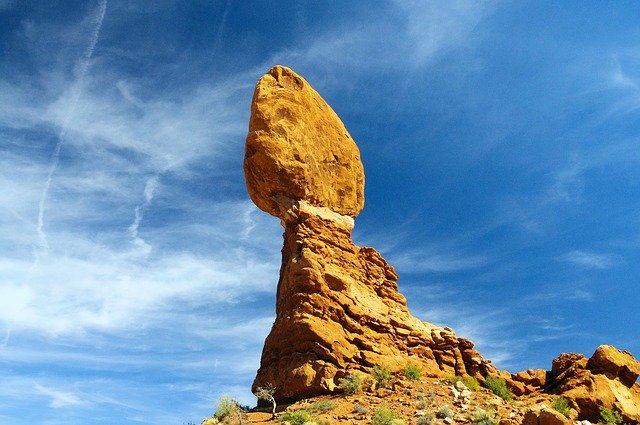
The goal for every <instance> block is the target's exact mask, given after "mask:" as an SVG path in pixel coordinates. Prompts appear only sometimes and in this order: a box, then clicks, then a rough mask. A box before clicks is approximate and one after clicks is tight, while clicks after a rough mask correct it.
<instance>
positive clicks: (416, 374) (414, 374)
mask: <svg viewBox="0 0 640 425" xmlns="http://www.w3.org/2000/svg"><path fill="white" fill-rule="evenodd" d="M404 376H406V377H407V379H409V380H411V381H417V380H418V379H420V378H421V377H422V370H420V368H419V367H418V366H416V365H414V364H413V363H407V366H405V368H404Z"/></svg>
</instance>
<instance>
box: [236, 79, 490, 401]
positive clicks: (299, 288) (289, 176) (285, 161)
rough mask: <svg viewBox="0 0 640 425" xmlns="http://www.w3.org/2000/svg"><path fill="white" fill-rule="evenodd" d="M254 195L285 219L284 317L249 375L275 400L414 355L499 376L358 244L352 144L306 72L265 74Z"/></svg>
mask: <svg viewBox="0 0 640 425" xmlns="http://www.w3.org/2000/svg"><path fill="white" fill-rule="evenodd" d="M244 165H245V176H246V180H247V187H248V191H249V194H250V195H251V199H252V200H253V201H254V202H255V203H256V205H257V206H258V207H259V208H261V209H263V210H264V211H266V212H268V213H270V214H273V215H275V216H277V217H279V218H280V219H281V223H282V225H283V226H284V247H283V248H282V267H281V269H280V279H279V281H278V289H277V295H276V319H275V322H274V324H273V327H272V329H271V332H270V334H269V335H268V336H267V339H266V341H265V345H264V349H263V352H262V358H261V362H260V369H259V370H258V373H257V376H256V379H255V381H254V383H253V390H254V391H255V390H256V389H257V388H258V387H266V386H273V387H274V388H275V394H274V396H275V398H276V399H277V400H278V401H294V400H299V399H302V398H307V397H311V396H316V395H321V394H328V393H333V392H336V391H337V390H338V388H337V385H338V381H339V379H340V378H342V377H345V376H347V375H350V374H352V373H357V372H358V371H361V372H367V371H369V370H370V369H371V368H372V367H373V366H375V365H379V366H383V367H386V368H388V369H390V370H391V371H393V372H396V371H399V370H401V369H403V368H404V367H406V365H407V364H408V363H409V362H411V363H413V364H415V365H416V366H418V367H420V368H422V370H423V371H424V372H425V373H427V374H430V375H432V376H449V375H454V374H457V375H467V374H469V375H474V376H478V377H482V376H483V375H487V374H488V373H495V372H496V370H495V368H494V367H493V366H492V365H491V363H490V362H489V361H487V360H485V359H484V358H482V356H481V355H480V354H479V353H478V352H477V351H475V350H473V343H472V342H471V341H469V340H466V339H461V338H458V337H457V336H456V335H455V333H454V332H453V331H452V330H451V329H449V328H446V327H444V328H443V327H439V326H435V325H432V324H429V323H426V322H422V321H421V320H419V319H417V318H415V317H414V316H412V315H411V313H410V312H409V310H408V308H407V304H406V300H405V298H404V297H403V296H402V295H401V294H400V293H399V292H398V286H397V280H398V275H397V274H396V272H395V270H394V269H393V267H392V266H391V265H389V264H388V263H387V262H386V261H385V260H384V259H383V258H382V256H381V255H380V254H379V253H378V252H377V251H375V250H374V249H372V248H362V247H358V246H356V245H355V244H354V243H353V242H352V240H351V230H352V228H353V218H354V217H355V216H356V215H357V214H358V213H359V212H360V210H361V209H362V207H363V204H364V197H363V193H364V192H363V191H364V173H363V168H362V163H361V161H360V154H359V151H358V148H357V146H356V145H355V142H354V141H353V139H351V137H350V136H349V134H348V132H347V130H346V129H345V128H344V125H343V124H342V122H341V121H340V120H339V118H338V117H337V116H336V114H335V113H334V112H333V111H332V110H331V108H330V107H329V106H328V105H327V104H326V102H325V101H324V100H323V99H322V98H321V97H320V95H319V94H318V93H317V92H316V91H315V90H313V89H312V88H311V86H310V85H309V83H307V82H306V81H305V80H304V79H302V77H300V76H298V75H297V74H295V73H294V72H293V71H292V70H290V69H288V68H285V67H281V66H277V67H275V68H273V69H272V70H270V71H269V72H268V73H267V74H266V75H265V76H264V77H262V78H261V79H260V81H259V82H258V85H257V87H256V91H255V94H254V97H253V104H252V108H251V121H250V125H249V135H248V136H247V147H246V156H245V163H244Z"/></svg>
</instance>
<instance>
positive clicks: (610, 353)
mask: <svg viewBox="0 0 640 425" xmlns="http://www.w3.org/2000/svg"><path fill="white" fill-rule="evenodd" d="M586 367H587V369H589V370H590V371H591V372H593V373H600V374H604V375H606V376H607V377H608V378H609V379H616V378H618V379H619V380H620V382H622V383H623V384H624V385H626V386H627V387H631V386H632V385H633V384H635V383H636V380H637V379H638V376H640V363H638V361H637V360H636V359H634V358H633V356H632V355H631V353H629V352H626V351H620V350H618V349H617V348H615V347H612V346H611V345H601V346H600V347H598V348H597V349H596V352H595V353H593V356H591V358H590V359H589V361H588V362H587V366H586Z"/></svg>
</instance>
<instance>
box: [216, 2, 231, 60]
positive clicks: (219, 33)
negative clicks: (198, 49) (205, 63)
mask: <svg viewBox="0 0 640 425" xmlns="http://www.w3.org/2000/svg"><path fill="white" fill-rule="evenodd" d="M230 9H231V0H227V4H226V5H225V7H224V11H223V12H222V19H220V26H219V27H218V31H216V38H215V40H214V44H213V54H214V55H215V54H216V53H217V51H218V49H219V48H220V43H222V33H223V31H224V27H225V25H226V24H227V16H229V10H230Z"/></svg>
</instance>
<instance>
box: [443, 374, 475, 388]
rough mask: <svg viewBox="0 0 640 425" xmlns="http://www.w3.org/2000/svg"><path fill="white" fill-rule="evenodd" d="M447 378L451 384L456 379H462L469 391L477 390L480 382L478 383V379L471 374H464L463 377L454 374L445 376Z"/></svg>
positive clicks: (456, 380)
mask: <svg viewBox="0 0 640 425" xmlns="http://www.w3.org/2000/svg"><path fill="white" fill-rule="evenodd" d="M447 380H448V381H449V382H451V383H452V384H455V383H456V382H458V381H462V383H463V384H464V385H465V386H466V387H467V388H469V389H470V390H471V391H478V390H479V389H480V384H479V383H478V380H477V379H476V378H474V377H473V376H465V377H464V378H463V377H462V376H457V375H454V376H450V377H449V378H447Z"/></svg>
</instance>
